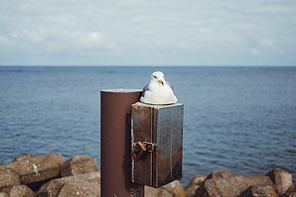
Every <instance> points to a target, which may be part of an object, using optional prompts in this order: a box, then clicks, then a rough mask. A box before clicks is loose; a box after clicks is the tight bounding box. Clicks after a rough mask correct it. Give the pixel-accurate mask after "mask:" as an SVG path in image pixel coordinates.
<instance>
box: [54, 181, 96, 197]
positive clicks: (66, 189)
mask: <svg viewBox="0 0 296 197" xmlns="http://www.w3.org/2000/svg"><path fill="white" fill-rule="evenodd" d="M100 189H101V188H100V185H99V184H96V183H90V182H88V181H74V182H66V183H65V184H64V186H63V187H62V189H61V190H60V192H59V195H58V197H69V196H71V197H75V196H78V197H98V196H100V195H101V192H100Z"/></svg>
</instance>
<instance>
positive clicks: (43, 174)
mask: <svg viewBox="0 0 296 197" xmlns="http://www.w3.org/2000/svg"><path fill="white" fill-rule="evenodd" d="M63 164H64V157H63V156H62V155H59V154H57V153H52V154H48V155H43V156H39V157H32V158H30V159H27V160H20V161H15V162H11V163H7V164H3V165H0V170H3V169H12V170H14V171H16V172H17V173H18V174H19V176H20V181H21V183H22V184H28V183H34V182H38V181H42V180H46V179H50V178H55V177H58V176H60V169H61V167H62V165H63Z"/></svg>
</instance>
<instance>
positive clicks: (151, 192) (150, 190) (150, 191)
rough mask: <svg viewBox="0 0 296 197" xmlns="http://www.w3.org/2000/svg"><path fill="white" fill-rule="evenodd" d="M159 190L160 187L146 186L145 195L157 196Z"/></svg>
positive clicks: (146, 196) (148, 196) (149, 196)
mask: <svg viewBox="0 0 296 197" xmlns="http://www.w3.org/2000/svg"><path fill="white" fill-rule="evenodd" d="M158 192H159V189H158V188H153V187H149V186H144V193H145V195H144V196H145V197H155V196H157V193H158Z"/></svg>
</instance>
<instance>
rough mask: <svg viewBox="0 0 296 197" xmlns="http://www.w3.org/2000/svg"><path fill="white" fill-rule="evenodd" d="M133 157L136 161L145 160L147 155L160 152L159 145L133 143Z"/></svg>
mask: <svg viewBox="0 0 296 197" xmlns="http://www.w3.org/2000/svg"><path fill="white" fill-rule="evenodd" d="M133 147H134V148H133V150H132V156H133V157H134V158H135V160H136V161H139V160H141V159H144V158H145V156H146V154H147V153H152V152H153V151H156V150H158V146H157V144H154V143H151V142H140V141H139V142H137V143H133Z"/></svg>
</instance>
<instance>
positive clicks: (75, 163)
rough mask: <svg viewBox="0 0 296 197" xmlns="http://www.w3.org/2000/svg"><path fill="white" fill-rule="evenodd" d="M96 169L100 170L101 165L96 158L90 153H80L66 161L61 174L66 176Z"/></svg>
mask: <svg viewBox="0 0 296 197" xmlns="http://www.w3.org/2000/svg"><path fill="white" fill-rule="evenodd" d="M96 171H99V167H98V164H97V161H96V159H95V158H93V157H91V156H89V155H78V156H74V157H72V158H71V159H69V160H68V161H66V162H65V163H64V165H63V167H62V169H61V175H62V176H63V177H65V176H72V175H77V174H85V173H90V172H96Z"/></svg>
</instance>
